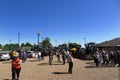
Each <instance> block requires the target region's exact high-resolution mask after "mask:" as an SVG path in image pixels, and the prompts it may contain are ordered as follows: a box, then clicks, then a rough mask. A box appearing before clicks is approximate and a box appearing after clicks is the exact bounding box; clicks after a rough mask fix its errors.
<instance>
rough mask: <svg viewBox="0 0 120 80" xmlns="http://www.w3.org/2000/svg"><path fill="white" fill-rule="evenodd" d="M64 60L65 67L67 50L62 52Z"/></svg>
mask: <svg viewBox="0 0 120 80" xmlns="http://www.w3.org/2000/svg"><path fill="white" fill-rule="evenodd" d="M62 59H63V65H65V61H66V51H65V50H63V51H62Z"/></svg>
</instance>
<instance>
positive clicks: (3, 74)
mask: <svg viewBox="0 0 120 80" xmlns="http://www.w3.org/2000/svg"><path fill="white" fill-rule="evenodd" d="M67 72H68V63H66V64H65V65H62V62H60V63H58V62H57V61H56V57H55V56H54V60H53V65H49V64H48V57H45V59H44V61H35V59H34V58H28V59H27V61H26V62H25V63H22V70H21V74H20V80H120V69H119V67H117V66H116V67H114V68H113V67H109V68H108V67H106V68H105V67H104V68H97V67H95V64H94V63H93V61H83V60H79V59H74V66H73V74H67ZM0 80H11V63H10V61H0Z"/></svg>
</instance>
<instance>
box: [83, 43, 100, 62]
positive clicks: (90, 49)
mask: <svg viewBox="0 0 120 80" xmlns="http://www.w3.org/2000/svg"><path fill="white" fill-rule="evenodd" d="M97 49H98V48H97V44H96V43H94V42H89V43H87V44H86V45H85V55H86V59H89V60H91V59H93V54H94V53H95V52H96V51H97Z"/></svg>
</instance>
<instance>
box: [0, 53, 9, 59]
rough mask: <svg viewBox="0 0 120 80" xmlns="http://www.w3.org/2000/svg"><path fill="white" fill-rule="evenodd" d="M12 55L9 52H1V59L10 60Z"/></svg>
mask: <svg viewBox="0 0 120 80" xmlns="http://www.w3.org/2000/svg"><path fill="white" fill-rule="evenodd" d="M9 59H10V55H9V54H8V53H0V60H9Z"/></svg>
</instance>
